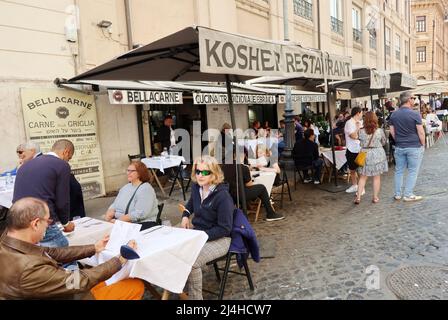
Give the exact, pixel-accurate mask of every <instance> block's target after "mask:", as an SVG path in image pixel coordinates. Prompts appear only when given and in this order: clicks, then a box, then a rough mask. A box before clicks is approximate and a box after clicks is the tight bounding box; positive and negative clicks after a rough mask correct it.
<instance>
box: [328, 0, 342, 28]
mask: <svg viewBox="0 0 448 320" xmlns="http://www.w3.org/2000/svg"><path fill="white" fill-rule="evenodd" d="M330 5H331V7H330V13H331V31H333V32H335V33H338V34H340V35H344V22H343V21H342V1H341V0H331V3H330Z"/></svg>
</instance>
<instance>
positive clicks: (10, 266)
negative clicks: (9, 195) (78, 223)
mask: <svg viewBox="0 0 448 320" xmlns="http://www.w3.org/2000/svg"><path fill="white" fill-rule="evenodd" d="M6 219H7V223H6V225H7V231H6V233H5V234H4V235H3V236H2V238H1V239H0V270H2V272H1V273H0V300H2V299H67V298H73V297H74V295H75V294H84V295H85V294H89V290H90V294H91V296H90V298H91V297H92V296H93V297H94V298H95V299H97V300H140V299H141V298H142V296H143V292H144V284H143V282H142V281H141V280H138V279H125V280H122V281H119V282H117V283H115V284H112V285H109V286H106V285H105V283H104V281H105V280H107V279H108V278H110V277H111V276H112V275H113V274H115V273H116V272H118V271H119V270H120V269H121V267H122V266H123V265H124V264H125V263H126V262H127V260H126V259H125V258H123V257H122V256H118V257H115V258H112V259H110V260H109V261H107V262H105V263H103V264H100V265H99V266H97V267H94V268H90V269H83V270H75V271H71V272H70V271H67V270H65V269H63V268H62V267H60V266H59V265H58V264H61V263H68V262H71V261H74V260H79V259H84V258H87V257H90V256H93V255H94V254H95V253H99V252H101V251H102V250H104V248H105V247H106V244H107V242H108V240H109V237H108V236H106V237H105V238H104V239H103V240H100V241H98V242H97V243H96V244H95V245H89V246H74V247H64V248H46V247H40V246H37V243H39V241H41V240H42V238H43V237H44V234H45V232H46V230H47V227H48V225H49V224H50V223H51V219H50V211H49V209H48V206H47V204H46V203H45V202H43V201H42V200H39V199H36V198H22V199H20V200H18V201H16V202H15V203H14V205H13V206H12V207H11V209H10V211H9V213H8V216H7V218H6ZM128 245H130V246H132V247H133V248H134V249H135V248H136V244H135V241H131V242H129V243H128Z"/></svg>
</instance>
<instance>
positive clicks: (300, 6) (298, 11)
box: [294, 0, 313, 21]
mask: <svg viewBox="0 0 448 320" xmlns="http://www.w3.org/2000/svg"><path fill="white" fill-rule="evenodd" d="M294 14H295V15H298V16H300V17H302V18H305V19H308V20H310V21H313V4H312V3H309V2H308V1H306V0H294Z"/></svg>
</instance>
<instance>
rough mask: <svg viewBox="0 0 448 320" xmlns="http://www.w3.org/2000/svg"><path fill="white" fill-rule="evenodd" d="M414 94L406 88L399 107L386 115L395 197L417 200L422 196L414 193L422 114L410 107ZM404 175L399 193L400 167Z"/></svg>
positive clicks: (420, 153) (422, 135) (421, 144)
mask: <svg viewBox="0 0 448 320" xmlns="http://www.w3.org/2000/svg"><path fill="white" fill-rule="evenodd" d="M414 101H415V97H413V96H412V94H411V92H410V91H405V92H402V93H401V94H400V103H401V107H400V108H399V109H398V110H397V111H395V112H394V113H393V114H392V116H391V117H390V134H391V135H392V137H393V138H394V140H395V153H394V156H395V196H394V198H395V200H401V199H403V201H419V200H422V199H423V197H422V196H418V195H415V194H414V188H415V184H416V182H417V176H418V171H419V169H420V164H421V162H422V159H423V153H424V150H425V131H424V129H423V123H422V117H421V116H420V114H419V113H418V112H416V111H414V110H412V107H413V105H414ZM405 168H407V169H408V176H407V178H406V182H405V184H404V190H403V193H402V186H403V179H404V170H405Z"/></svg>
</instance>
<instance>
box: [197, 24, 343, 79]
mask: <svg viewBox="0 0 448 320" xmlns="http://www.w3.org/2000/svg"><path fill="white" fill-rule="evenodd" d="M198 29H199V54H200V60H201V67H200V69H201V72H207V73H222V74H240V75H245V76H248V75H251V76H259V77H261V76H282V77H290V78H293V77H294V78H295V77H297V78H299V77H306V78H312V79H325V78H327V79H329V80H350V79H352V62H351V58H350V57H343V56H336V55H328V54H326V53H322V52H320V51H317V50H311V49H305V48H302V47H299V46H297V45H288V44H286V43H280V42H278V43H276V42H268V41H263V40H258V39H253V38H247V37H242V36H237V35H232V34H229V33H225V32H221V31H216V30H210V29H207V28H201V27H198Z"/></svg>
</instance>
